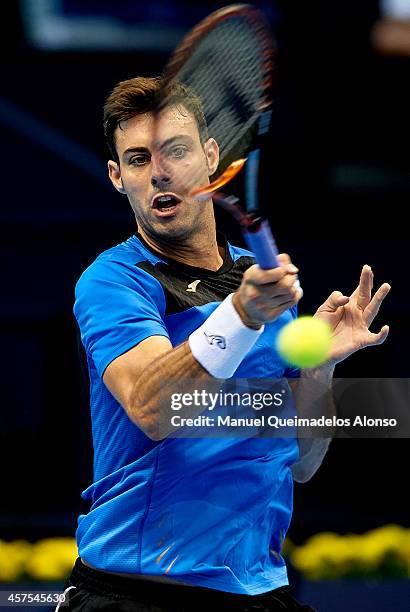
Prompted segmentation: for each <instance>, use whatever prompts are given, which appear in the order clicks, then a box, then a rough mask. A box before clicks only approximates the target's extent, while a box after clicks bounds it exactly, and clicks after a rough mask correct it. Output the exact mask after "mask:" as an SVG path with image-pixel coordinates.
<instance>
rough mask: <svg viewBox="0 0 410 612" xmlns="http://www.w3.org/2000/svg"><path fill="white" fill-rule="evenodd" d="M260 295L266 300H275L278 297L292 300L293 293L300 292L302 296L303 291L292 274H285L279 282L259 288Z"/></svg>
mask: <svg viewBox="0 0 410 612" xmlns="http://www.w3.org/2000/svg"><path fill="white" fill-rule="evenodd" d="M260 290H261V293H263V296H264V297H267V298H270V299H272V298H276V297H278V296H285V297H288V298H292V297H293V296H294V294H295V291H298V292H300V294H301V295H302V293H303V291H302V289H301V287H300V283H299V281H298V278H297V276H295V275H294V274H286V275H285V276H284V277H283V278H282V279H281V280H280V281H278V282H277V283H274V284H270V285H263V286H261V287H260Z"/></svg>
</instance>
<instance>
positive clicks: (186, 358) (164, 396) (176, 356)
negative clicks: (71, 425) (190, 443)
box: [127, 342, 221, 440]
mask: <svg viewBox="0 0 410 612" xmlns="http://www.w3.org/2000/svg"><path fill="white" fill-rule="evenodd" d="M220 384H221V380H220V379H216V378H214V377H212V376H211V375H210V374H209V373H208V372H207V370H205V368H203V367H202V366H201V365H200V363H199V362H198V361H197V360H196V359H195V357H194V356H193V354H192V352H191V349H190V347H189V344H188V342H184V343H183V344H181V345H179V346H177V347H176V348H174V349H172V350H171V351H169V352H168V353H165V354H164V355H162V356H161V357H159V358H158V359H156V360H155V361H153V362H152V363H151V364H149V365H148V367H147V368H146V369H145V370H144V373H143V374H142V375H141V376H140V377H139V378H138V379H137V380H136V381H135V384H134V386H133V390H132V393H131V396H130V400H129V405H128V409H127V413H128V416H129V417H130V418H131V420H132V421H133V422H135V423H136V424H137V425H138V426H139V427H141V429H142V430H143V431H144V432H145V433H146V434H147V435H148V436H149V437H150V438H151V439H153V440H159V439H162V438H165V437H166V436H167V435H169V434H170V433H171V432H172V431H173V429H174V428H173V427H172V426H171V423H170V419H168V418H167V415H170V405H171V396H172V395H173V394H174V393H175V392H176V391H178V393H181V392H183V393H192V392H193V391H195V390H196V389H198V387H200V386H201V385H203V386H206V389H207V390H209V391H212V390H214V389H216V388H218V387H219V386H220ZM204 407H205V406H182V407H181V409H180V410H179V411H178V414H179V415H180V416H181V417H182V418H194V417H195V416H197V415H198V414H200V413H201V412H202V411H203V410H204Z"/></svg>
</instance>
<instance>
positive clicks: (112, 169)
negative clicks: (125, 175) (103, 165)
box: [108, 159, 125, 194]
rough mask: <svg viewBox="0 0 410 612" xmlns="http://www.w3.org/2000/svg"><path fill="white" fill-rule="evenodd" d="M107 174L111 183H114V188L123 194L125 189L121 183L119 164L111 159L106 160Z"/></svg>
mask: <svg viewBox="0 0 410 612" xmlns="http://www.w3.org/2000/svg"><path fill="white" fill-rule="evenodd" d="M108 176H109V177H110V180H111V183H112V184H113V185H114V187H115V189H116V190H117V191H119V192H120V193H124V194H125V189H124V187H123V184H122V178H121V170H120V166H119V164H117V162H115V161H113V160H112V159H110V160H109V161H108Z"/></svg>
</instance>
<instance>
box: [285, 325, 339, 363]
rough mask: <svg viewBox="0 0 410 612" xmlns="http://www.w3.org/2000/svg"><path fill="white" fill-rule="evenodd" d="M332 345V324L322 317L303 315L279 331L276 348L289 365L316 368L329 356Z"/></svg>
mask: <svg viewBox="0 0 410 612" xmlns="http://www.w3.org/2000/svg"><path fill="white" fill-rule="evenodd" d="M331 345H332V332H331V329H330V326H329V325H328V324H327V323H326V322H325V321H322V320H321V319H317V318H314V317H310V316H303V317H299V318H298V319H295V320H294V321H292V322H291V323H288V325H285V327H283V328H282V329H281V331H280V332H279V335H278V338H277V342H276V348H277V351H278V352H279V354H280V356H281V357H282V359H283V360H284V361H286V362H287V363H288V364H289V365H293V366H296V367H298V368H315V367H316V366H318V365H320V364H322V363H323V362H324V361H326V359H327V358H328V356H329V353H330V349H331Z"/></svg>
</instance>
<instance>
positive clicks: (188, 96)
mask: <svg viewBox="0 0 410 612" xmlns="http://www.w3.org/2000/svg"><path fill="white" fill-rule="evenodd" d="M164 105H166V106H178V105H179V106H183V107H184V108H185V109H186V110H187V111H188V112H190V113H192V115H193V116H194V117H195V120H196V122H197V125H198V130H199V136H200V139H201V142H202V144H203V143H204V142H205V141H206V140H207V139H208V130H207V126H206V120H205V115H204V111H203V108H202V103H201V100H200V99H199V98H198V96H196V95H195V94H194V93H193V91H192V90H190V89H189V88H188V87H187V86H185V85H183V84H182V83H180V82H178V81H173V82H172V83H171V84H170V85H168V86H167V87H166V88H164V84H163V81H162V79H161V77H134V78H133V79H128V80H126V81H121V82H120V83H118V84H117V85H116V86H115V87H114V89H113V90H112V92H111V93H110V94H109V96H108V97H107V99H106V101H105V104H104V133H105V138H106V140H107V145H108V148H109V150H110V153H111V156H112V159H114V160H115V161H116V162H117V163H118V162H119V158H118V153H117V149H116V144H115V136H114V133H115V130H116V129H117V127H118V126H119V125H120V123H121V121H127V120H128V119H132V117H135V116H136V115H141V114H143V113H150V112H155V111H158V110H160V109H161V108H162V107H163V106H164Z"/></svg>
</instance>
